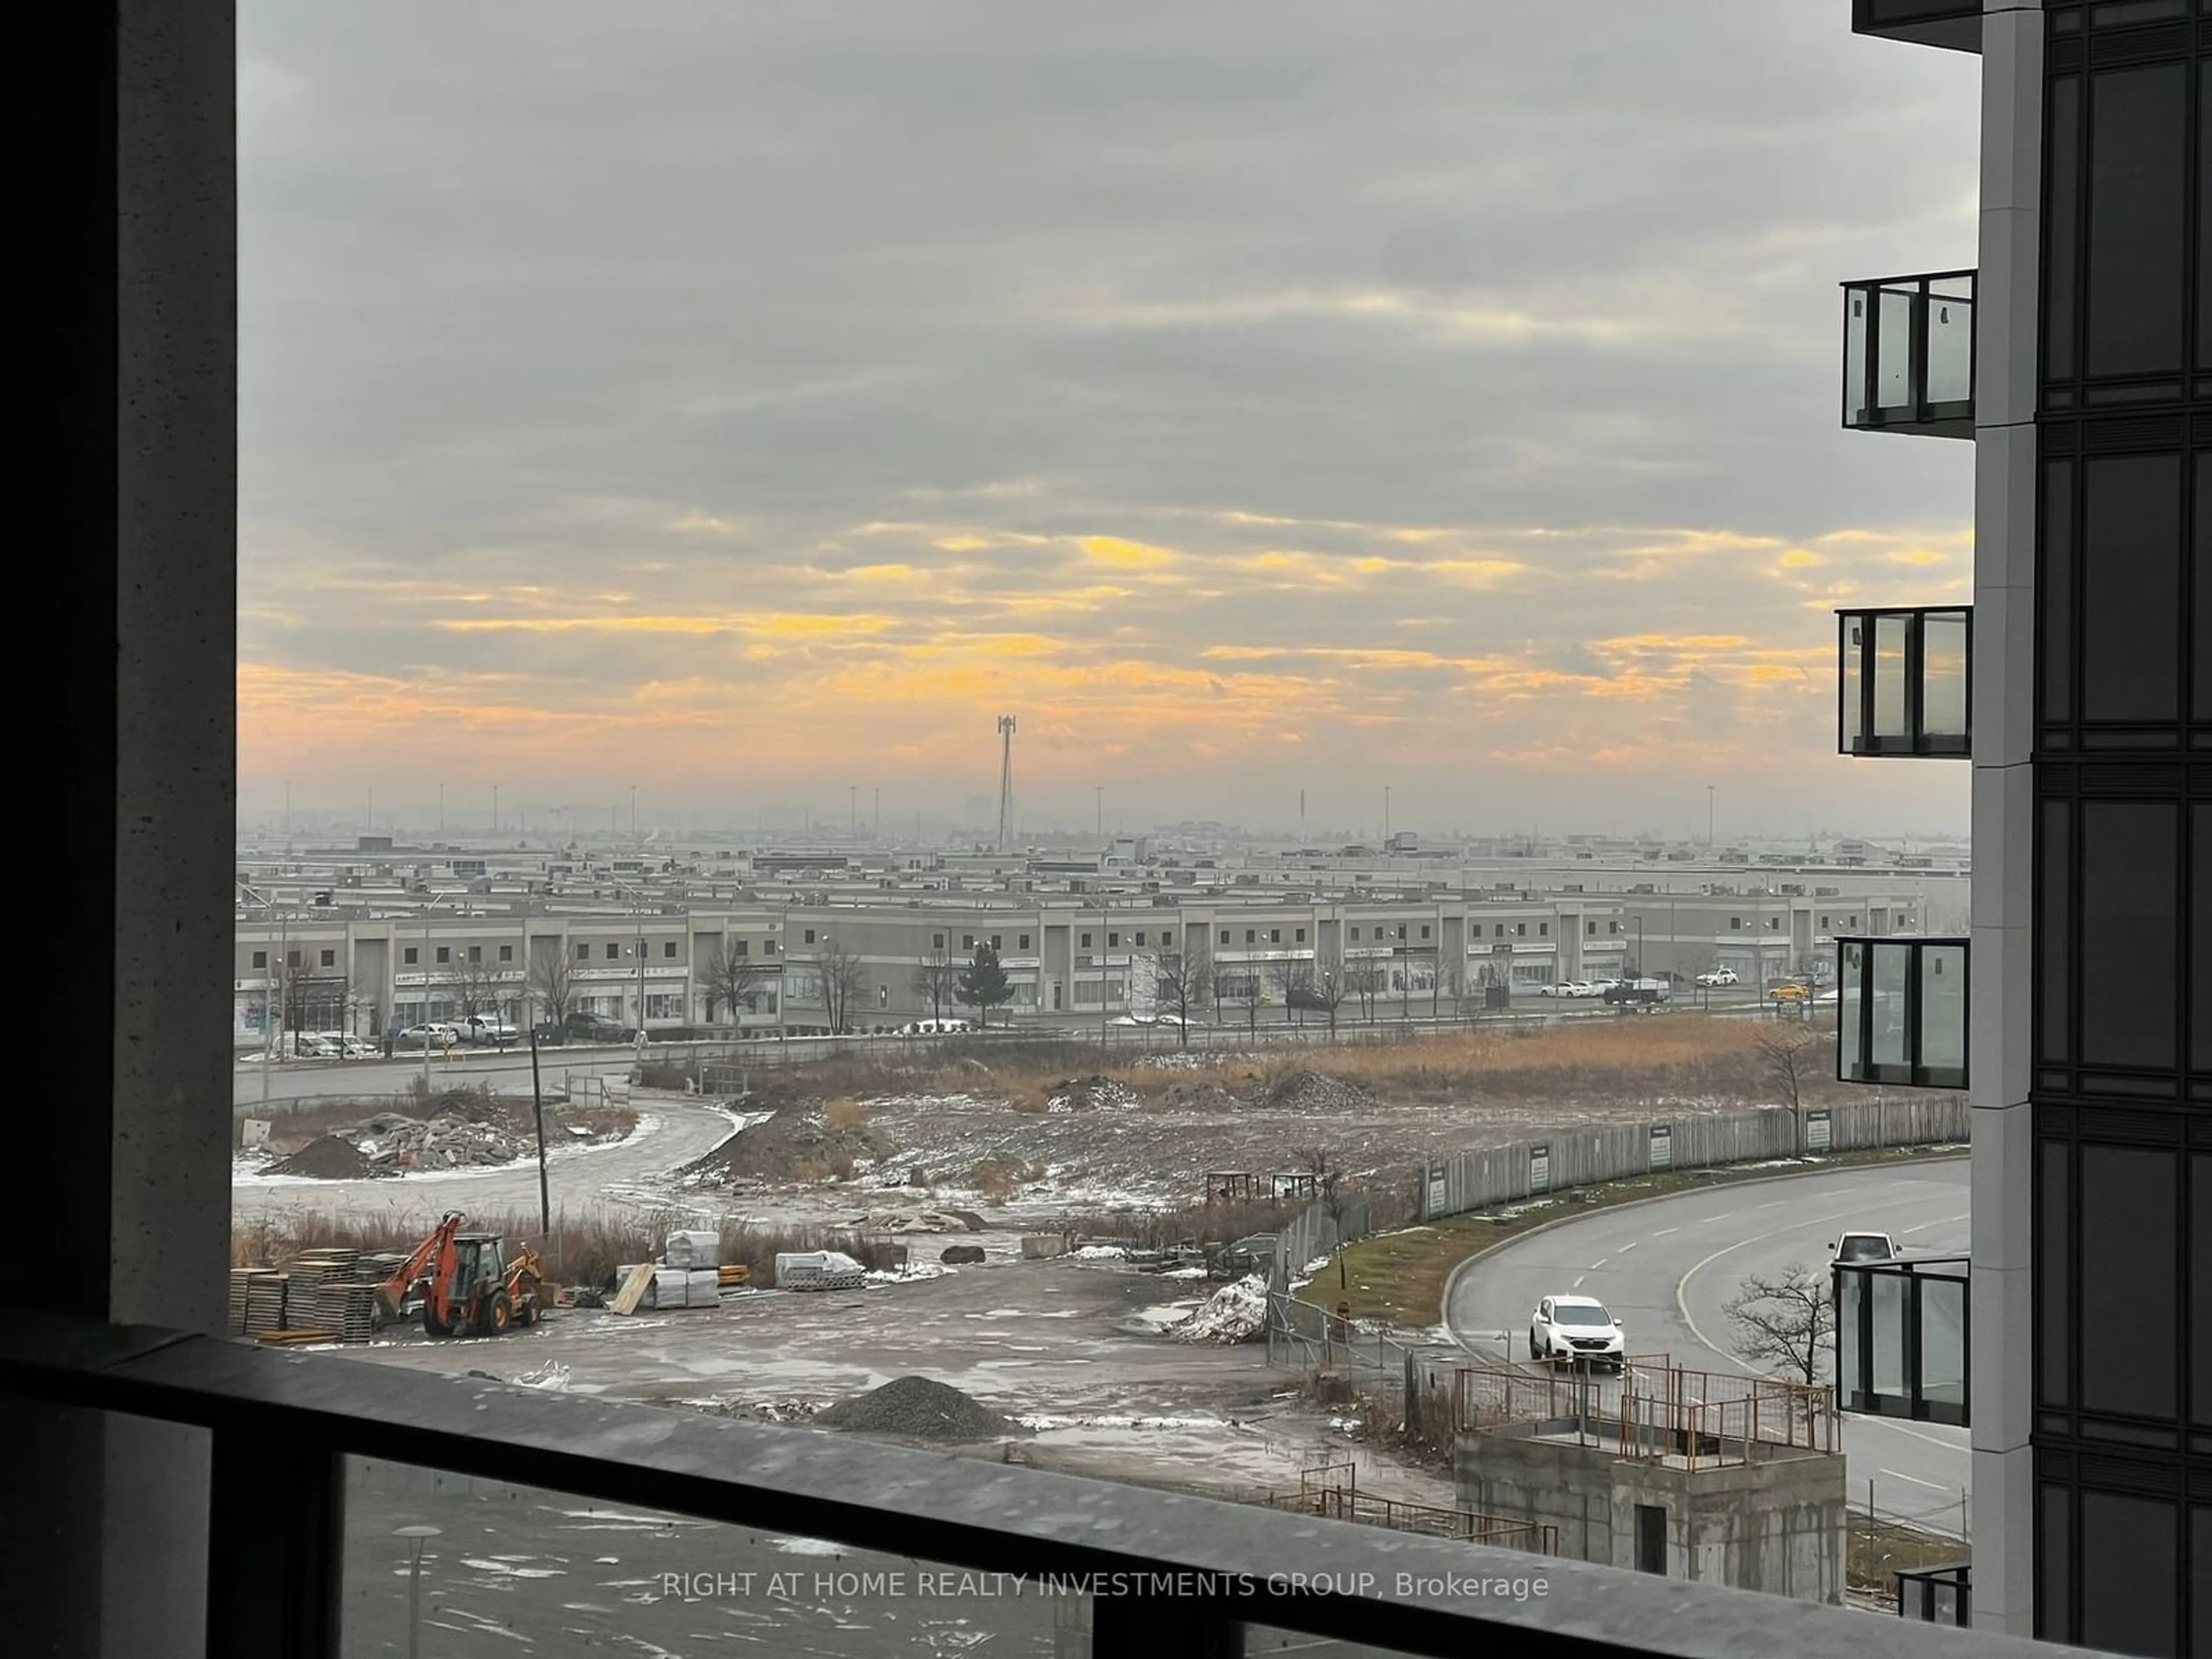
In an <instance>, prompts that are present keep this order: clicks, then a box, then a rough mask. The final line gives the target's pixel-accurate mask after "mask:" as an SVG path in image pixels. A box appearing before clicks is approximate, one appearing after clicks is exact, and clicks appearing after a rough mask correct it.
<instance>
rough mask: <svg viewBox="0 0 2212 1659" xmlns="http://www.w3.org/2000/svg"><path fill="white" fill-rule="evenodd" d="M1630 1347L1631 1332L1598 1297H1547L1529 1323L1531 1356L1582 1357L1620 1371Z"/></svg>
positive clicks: (1587, 1360)
mask: <svg viewBox="0 0 2212 1659" xmlns="http://www.w3.org/2000/svg"><path fill="white" fill-rule="evenodd" d="M1627 1350H1628V1333H1627V1331H1626V1329H1625V1328H1623V1327H1622V1325H1621V1322H1620V1321H1619V1320H1618V1319H1615V1318H1614V1317H1613V1312H1612V1310H1610V1309H1608V1308H1607V1306H1606V1305H1605V1304H1604V1303H1602V1302H1601V1301H1599V1300H1598V1299H1597V1298H1596V1297H1592V1296H1547V1297H1545V1298H1544V1299H1543V1300H1542V1301H1541V1302H1539V1303H1538V1304H1536V1311H1535V1313H1534V1315H1533V1316H1531V1317H1530V1319H1529V1322H1528V1357H1529V1358H1531V1359H1566V1360H1579V1361H1581V1362H1583V1364H1589V1365H1603V1366H1607V1367H1610V1368H1611V1369H1612V1370H1616V1371H1617V1370H1620V1368H1621V1364H1622V1363H1623V1359H1624V1357H1625V1356H1626V1352H1627Z"/></svg>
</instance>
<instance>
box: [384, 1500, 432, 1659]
mask: <svg viewBox="0 0 2212 1659" xmlns="http://www.w3.org/2000/svg"><path fill="white" fill-rule="evenodd" d="M438 1534H439V1528H436V1527H425V1526H415V1527H398V1528H393V1530H392V1536H393V1537H394V1538H404V1539H405V1540H406V1541H407V1659H422V1546H423V1545H424V1544H426V1543H428V1541H430V1540H431V1539H433V1538H435V1537H437V1536H438Z"/></svg>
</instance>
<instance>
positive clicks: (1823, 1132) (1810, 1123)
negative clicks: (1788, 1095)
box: [1805, 1110, 1836, 1157]
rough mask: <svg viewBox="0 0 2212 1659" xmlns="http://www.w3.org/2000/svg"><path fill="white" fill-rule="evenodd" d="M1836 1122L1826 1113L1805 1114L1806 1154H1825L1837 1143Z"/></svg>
mask: <svg viewBox="0 0 2212 1659" xmlns="http://www.w3.org/2000/svg"><path fill="white" fill-rule="evenodd" d="M1835 1135H1836V1127H1835V1120H1834V1119H1833V1118H1832V1116H1831V1115H1830V1114H1828V1113H1827V1112H1826V1111H1825V1110H1823V1111H1817V1112H1808V1113H1806V1114H1805V1152H1806V1154H1807V1156H1808V1157H1809V1156H1811V1155H1813V1154H1814V1153H1818V1152H1826V1151H1827V1150H1828V1148H1829V1147H1830V1146H1832V1145H1833V1144H1834V1142H1835Z"/></svg>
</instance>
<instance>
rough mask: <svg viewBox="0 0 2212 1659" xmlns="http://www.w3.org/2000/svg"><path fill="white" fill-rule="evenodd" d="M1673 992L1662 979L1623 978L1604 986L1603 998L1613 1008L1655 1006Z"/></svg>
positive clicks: (1672, 988)
mask: <svg viewBox="0 0 2212 1659" xmlns="http://www.w3.org/2000/svg"><path fill="white" fill-rule="evenodd" d="M1673 994H1674V987H1671V986H1669V985H1668V983H1667V981H1665V980H1663V979H1624V980H1622V981H1620V982H1619V983H1617V984H1614V985H1609V986H1607V987H1606V991H1605V1000H1606V1002H1607V1005H1608V1006H1611V1007H1614V1008H1620V1009H1628V1008H1656V1006H1658V1005H1659V1004H1661V1003H1662V1002H1664V1001H1666V1000H1667V999H1668V997H1670V996H1672V995H1673Z"/></svg>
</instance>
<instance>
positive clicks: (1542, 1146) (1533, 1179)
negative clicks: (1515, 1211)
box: [1528, 1140, 1552, 1196]
mask: <svg viewBox="0 0 2212 1659" xmlns="http://www.w3.org/2000/svg"><path fill="white" fill-rule="evenodd" d="M1551 1190H1552V1143H1551V1142H1550V1141H1548V1140H1540V1141H1538V1142H1537V1143H1536V1144H1535V1145H1534V1146H1531V1147H1530V1148H1529V1149H1528V1191H1529V1193H1530V1194H1531V1195H1532V1196H1533V1195H1534V1194H1537V1193H1548V1192H1550V1191H1551Z"/></svg>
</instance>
